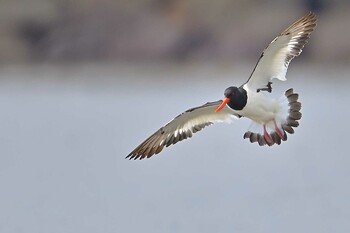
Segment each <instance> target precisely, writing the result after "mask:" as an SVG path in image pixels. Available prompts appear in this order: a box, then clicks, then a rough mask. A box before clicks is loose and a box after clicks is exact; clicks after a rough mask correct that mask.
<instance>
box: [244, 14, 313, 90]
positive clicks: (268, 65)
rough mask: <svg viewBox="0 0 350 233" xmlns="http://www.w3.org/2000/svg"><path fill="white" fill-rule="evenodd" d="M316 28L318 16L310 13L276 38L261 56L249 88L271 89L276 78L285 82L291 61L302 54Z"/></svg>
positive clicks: (251, 76) (248, 84)
mask: <svg viewBox="0 0 350 233" xmlns="http://www.w3.org/2000/svg"><path fill="white" fill-rule="evenodd" d="M315 27H316V15H315V14H314V13H312V12H310V13H309V14H307V15H305V16H303V17H301V18H300V19H299V20H297V21H296V22H295V23H293V24H292V25H290V26H289V27H288V28H287V29H286V30H284V31H283V32H282V33H281V35H280V36H278V37H276V38H275V39H274V40H273V41H272V42H271V43H270V44H269V46H267V48H266V49H265V50H264V51H263V53H262V54H261V56H260V59H259V61H258V63H257V64H256V66H255V68H254V70H253V72H252V74H251V75H250V77H249V79H248V81H247V83H246V85H247V87H248V88H250V89H256V90H258V89H263V88H266V87H269V86H270V84H271V83H270V82H271V80H272V79H274V78H277V79H279V80H281V81H285V80H286V73H287V69H288V65H289V63H290V61H291V60H292V59H293V58H294V57H296V56H298V55H299V54H300V53H301V52H302V49H303V48H304V45H305V44H306V43H307V40H308V38H309V36H310V34H311V32H313V30H314V29H315ZM270 88H271V87H270ZM270 91H271V89H270Z"/></svg>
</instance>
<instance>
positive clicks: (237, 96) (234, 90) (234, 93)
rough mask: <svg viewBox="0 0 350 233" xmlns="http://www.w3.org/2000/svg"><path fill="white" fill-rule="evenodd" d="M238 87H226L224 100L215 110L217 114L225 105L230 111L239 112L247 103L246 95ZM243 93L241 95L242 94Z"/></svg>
mask: <svg viewBox="0 0 350 233" xmlns="http://www.w3.org/2000/svg"><path fill="white" fill-rule="evenodd" d="M241 89H242V90H240V88H238V87H228V88H226V90H225V92H224V95H225V98H224V99H223V100H222V103H221V104H220V106H219V107H218V108H217V109H216V110H215V112H219V111H220V110H221V109H222V108H223V107H225V105H226V104H228V105H229V106H230V107H231V108H232V109H235V110H241V109H242V108H243V107H244V106H245V104H246V103H247V95H246V92H245V90H244V89H243V88H241ZM242 92H243V93H242Z"/></svg>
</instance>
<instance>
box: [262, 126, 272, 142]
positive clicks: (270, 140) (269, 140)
mask: <svg viewBox="0 0 350 233" xmlns="http://www.w3.org/2000/svg"><path fill="white" fill-rule="evenodd" d="M264 138H265V140H266V142H267V144H273V140H272V137H271V135H270V134H269V133H268V132H267V130H266V125H264Z"/></svg>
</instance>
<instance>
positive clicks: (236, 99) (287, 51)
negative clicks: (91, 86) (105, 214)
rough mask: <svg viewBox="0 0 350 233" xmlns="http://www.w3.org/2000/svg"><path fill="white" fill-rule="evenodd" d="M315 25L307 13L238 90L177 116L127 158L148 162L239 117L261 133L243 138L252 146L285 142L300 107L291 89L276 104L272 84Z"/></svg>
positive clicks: (269, 50)
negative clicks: (248, 120)
mask: <svg viewBox="0 0 350 233" xmlns="http://www.w3.org/2000/svg"><path fill="white" fill-rule="evenodd" d="M316 20H317V19H316V15H315V14H314V13H312V12H310V13H309V14H307V15H305V16H303V17H301V18H300V19H299V20H297V21H296V22H294V23H293V24H292V25H290V26H289V27H288V28H287V29H286V30H284V31H283V32H282V33H281V34H280V35H279V36H277V37H276V38H275V39H274V40H272V42H271V43H270V44H269V46H268V47H267V48H266V49H265V50H264V51H263V53H262V54H261V56H260V58H259V60H258V62H257V64H256V65H255V68H254V70H253V72H252V74H251V75H250V77H249V79H248V81H247V82H245V83H244V84H243V85H241V86H240V87H234V86H232V87H229V88H227V89H226V90H225V92H224V96H225V98H224V99H223V100H219V101H216V102H208V103H206V104H204V105H202V106H199V107H195V108H191V109H189V110H187V111H185V112H184V113H182V114H180V115H178V116H177V117H175V118H174V119H173V120H172V121H170V122H169V123H168V124H166V125H165V126H163V127H161V128H160V129H159V130H157V131H156V132H155V133H154V134H152V135H151V136H150V137H149V138H147V139H146V140H145V141H144V142H142V143H141V144H140V145H139V146H138V147H136V149H134V150H133V151H132V152H131V153H130V154H129V155H128V156H127V157H126V158H129V159H143V158H146V157H147V158H149V157H151V156H152V155H154V154H158V153H159V152H161V151H162V150H163V148H164V147H168V146H170V145H172V144H175V143H177V142H179V141H182V140H183V139H187V138H190V137H192V134H193V133H196V132H198V131H200V130H202V129H203V128H204V127H206V126H208V125H211V124H213V123H216V122H230V121H231V120H232V119H234V118H240V117H247V118H249V119H251V120H252V121H253V122H255V123H256V124H258V125H260V126H261V128H262V130H261V132H251V131H248V132H246V133H245V134H244V136H243V138H247V139H249V140H250V142H252V143H254V142H257V143H258V144H259V145H260V146H263V145H268V146H272V145H274V144H278V145H279V144H281V142H282V141H285V140H287V133H289V134H293V133H294V129H293V127H297V126H298V125H299V122H298V120H300V118H301V113H300V109H301V103H300V102H298V97H299V96H298V94H297V93H294V92H293V89H289V90H287V91H286V92H285V94H284V96H282V97H281V98H273V97H271V96H270V95H271V94H270V93H271V92H272V86H271V84H272V80H273V79H279V80H281V81H285V80H286V77H285V76H286V72H287V68H288V65H289V63H290V61H291V60H292V59H293V58H294V57H296V56H298V55H299V54H300V53H301V51H302V49H303V47H304V45H305V44H306V43H307V40H308V38H309V36H310V34H311V33H312V32H313V30H314V29H315V26H316Z"/></svg>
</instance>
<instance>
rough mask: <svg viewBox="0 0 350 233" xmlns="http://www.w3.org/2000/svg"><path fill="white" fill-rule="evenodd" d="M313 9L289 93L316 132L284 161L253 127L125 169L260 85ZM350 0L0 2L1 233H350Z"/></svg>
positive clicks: (307, 129)
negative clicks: (179, 122)
mask: <svg viewBox="0 0 350 233" xmlns="http://www.w3.org/2000/svg"><path fill="white" fill-rule="evenodd" d="M309 11H313V12H315V13H316V14H317V16H318V19H319V21H318V26H317V29H316V31H315V32H314V33H313V34H312V35H311V39H310V40H309V44H308V45H307V46H306V47H305V49H304V52H303V53H302V55H301V56H300V57H298V58H297V59H295V60H293V62H292V63H291V65H290V69H289V71H288V75H287V78H288V81H287V82H277V81H276V82H275V83H274V90H275V93H276V96H279V95H281V94H283V93H284V91H285V90H287V89H288V88H290V87H294V90H295V91H296V92H297V93H299V94H300V100H301V102H302V104H303V108H302V112H303V118H302V119H301V125H300V127H299V128H297V129H296V133H295V134H294V135H291V136H289V138H288V141H287V142H284V143H283V144H282V145H280V146H274V147H271V148H267V147H259V146H257V145H255V144H251V143H249V142H248V141H247V140H243V139H242V137H243V134H244V132H246V130H247V129H248V128H249V125H250V123H249V120H246V119H240V120H239V121H237V122H234V123H233V124H231V125H220V124H219V125H215V126H211V127H209V128H206V129H205V130H203V131H202V132H201V133H199V134H198V135H197V134H196V135H195V136H194V137H193V138H192V139H191V140H187V141H183V142H181V143H179V144H177V145H176V146H171V147H169V148H166V149H165V150H164V151H163V152H162V153H161V154H160V155H159V156H155V157H154V158H151V159H148V160H143V161H129V160H125V159H124V158H125V156H126V155H127V154H128V153H129V152H130V151H131V150H133V149H134V148H135V147H136V146H137V145H138V144H139V143H141V142H142V140H144V139H145V138H146V137H147V136H149V135H150V134H151V133H153V132H154V131H155V130H157V129H158V128H159V127H161V126H162V125H163V124H165V123H167V122H168V121H169V120H171V119H172V118H173V117H174V116H176V115H178V114H179V113H181V112H183V111H184V110H186V109H188V108H191V107H194V106H199V105H201V104H203V103H205V102H208V101H215V100H218V99H220V98H222V96H223V91H224V90H225V88H226V87H228V86H230V85H240V84H242V83H243V82H245V81H246V79H247V78H248V77H249V75H250V72H251V71H252V69H253V67H254V65H255V63H256V61H257V59H258V57H259V56H260V54H261V52H262V50H263V49H264V48H265V47H266V46H267V45H268V43H270V41H271V40H272V39H273V38H274V37H275V36H277V35H278V34H279V33H281V32H282V31H283V30H284V29H285V28H286V27H287V26H289V25H290V24H291V23H292V22H294V21H295V20H297V19H298V18H300V17H301V16H303V15H304V14H307V13H308V12H309ZM349 11H350V2H349V1H345V0H333V1H329V0H298V1H287V0H281V1H277V0H266V1H257V0H244V1H243V0H216V1H209V0H202V1H199V0H187V1H186V0H138V1H123V0H119V1H112V0H98V1H97V0H75V1H72V0H31V1H23V0H2V1H0V18H1V20H0V32H1V33H0V187H1V191H0V232H6V233H12V232H16V233H21V232H36V233H40V232H43V233H44V232H45V233H46V232H57V233H58V232H84V233H89V232H91V233H92V232H140V231H142V232H145V233H146V232H152V233H154V232H162V233H163V232H203V233H206V232H208V233H209V232H266V233H270V232H287V233H288V232H290V233H292V232H293V233H294V232H319V233H323V232H325V233H326V232H348V231H350V223H349V219H350V199H349V196H350V187H349V185H348V181H349V178H350V169H349V167H350V158H349V154H348V151H349V149H348V147H347V143H348V140H347V136H348V130H349V126H348V123H349V119H350V110H349V108H348V106H349V101H350V98H349V97H350V95H349V91H348V87H349V85H350V81H349V72H350V68H349V65H350V46H349V35H350V27H349V24H350V15H349Z"/></svg>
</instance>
